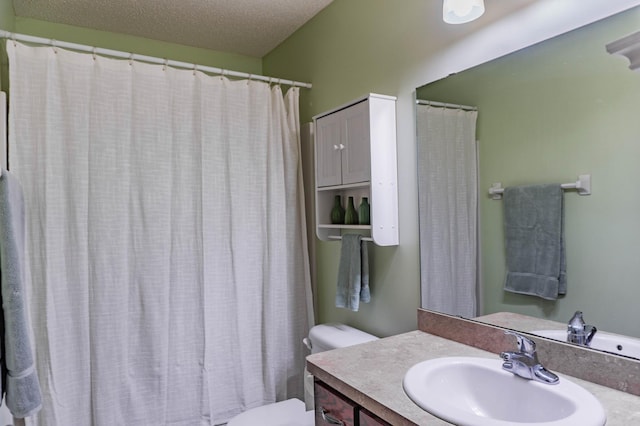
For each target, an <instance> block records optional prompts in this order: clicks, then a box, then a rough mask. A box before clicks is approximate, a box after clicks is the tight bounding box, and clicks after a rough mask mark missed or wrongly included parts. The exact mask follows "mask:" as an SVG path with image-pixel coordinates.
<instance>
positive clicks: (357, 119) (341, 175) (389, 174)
mask: <svg viewBox="0 0 640 426" xmlns="http://www.w3.org/2000/svg"><path fill="white" fill-rule="evenodd" d="M313 121H314V124H315V152H316V155H315V158H316V184H315V196H316V233H317V235H318V238H320V239H321V240H325V241H326V240H331V239H339V238H340V236H341V234H342V232H343V231H345V230H358V231H363V234H364V235H365V237H367V236H369V237H370V238H371V239H372V240H373V242H374V243H375V244H377V245H381V246H390V245H397V244H398V189H397V154H396V98H395V97H392V96H384V95H377V94H373V93H372V94H369V95H367V96H365V97H363V98H360V99H357V100H355V101H353V102H350V103H349V104H347V105H343V106H341V107H339V108H335V109H333V110H331V111H327V112H325V113H322V114H319V115H317V116H315V117H313ZM336 195H340V197H341V199H342V205H343V207H344V208H345V209H346V208H347V200H348V197H350V196H352V197H354V204H355V207H356V209H357V208H358V205H359V204H360V202H361V200H362V198H363V197H367V198H368V199H369V205H370V217H371V222H370V225H344V224H333V223H331V209H332V208H333V205H334V198H335V196H336Z"/></svg>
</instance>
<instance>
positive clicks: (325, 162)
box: [316, 113, 344, 187]
mask: <svg viewBox="0 0 640 426" xmlns="http://www.w3.org/2000/svg"><path fill="white" fill-rule="evenodd" d="M316 145H317V146H316V185H317V186H319V187H322V186H332V185H340V184H342V170H341V168H342V165H341V151H342V147H344V145H343V142H342V120H341V119H340V116H339V114H338V113H336V114H329V115H327V116H326V117H322V118H319V119H318V120H317V121H316Z"/></svg>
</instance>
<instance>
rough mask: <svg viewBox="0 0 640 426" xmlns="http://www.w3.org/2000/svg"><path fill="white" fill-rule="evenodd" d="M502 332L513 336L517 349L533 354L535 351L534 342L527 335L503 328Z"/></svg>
mask: <svg viewBox="0 0 640 426" xmlns="http://www.w3.org/2000/svg"><path fill="white" fill-rule="evenodd" d="M504 334H508V335H511V336H515V337H516V340H517V343H518V350H519V351H520V352H522V353H524V354H527V355H532V356H533V355H535V353H536V342H534V341H533V340H531V339H529V338H528V337H525V336H523V335H522V334H520V333H516V332H515V331H511V330H505V332H504Z"/></svg>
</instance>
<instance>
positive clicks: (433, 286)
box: [416, 104, 478, 317]
mask: <svg viewBox="0 0 640 426" xmlns="http://www.w3.org/2000/svg"><path fill="white" fill-rule="evenodd" d="M416 114H417V117H416V123H417V134H418V193H419V212H420V214H419V217H420V277H421V278H420V279H421V294H422V304H421V306H422V307H423V308H425V309H432V310H435V311H439V312H444V313H448V314H452V315H463V316H465V317H474V316H475V315H476V308H477V302H476V296H477V281H478V279H477V221H478V213H477V211H478V201H477V200H478V195H477V194H478V182H477V179H478V171H477V148H476V118H477V114H478V113H477V111H465V110H462V109H451V108H437V107H433V106H428V105H420V104H418V105H417V108H416Z"/></svg>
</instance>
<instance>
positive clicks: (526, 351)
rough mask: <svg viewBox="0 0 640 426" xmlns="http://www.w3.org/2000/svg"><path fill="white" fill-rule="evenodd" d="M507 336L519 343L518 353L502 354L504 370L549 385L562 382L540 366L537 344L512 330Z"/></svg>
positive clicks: (506, 332)
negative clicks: (512, 337)
mask: <svg viewBox="0 0 640 426" xmlns="http://www.w3.org/2000/svg"><path fill="white" fill-rule="evenodd" d="M505 334H509V335H512V336H515V337H516V339H517V341H518V351H517V352H501V353H500V357H501V358H502V359H503V360H504V362H503V363H502V369H503V370H506V371H509V372H511V373H513V374H515V375H516V376H520V377H522V378H524V379H527V380H535V381H537V382H541V383H546V384H549V385H555V384H557V383H558V382H559V381H560V379H559V378H558V376H556V375H555V374H553V373H552V372H551V371H549V370H547V369H546V368H545V367H544V366H543V365H542V364H540V361H538V353H537V352H536V344H535V342H534V341H533V340H531V339H528V338H526V337H524V336H523V335H521V334H519V333H516V332H514V331H510V330H507V331H505Z"/></svg>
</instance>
